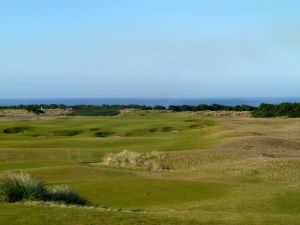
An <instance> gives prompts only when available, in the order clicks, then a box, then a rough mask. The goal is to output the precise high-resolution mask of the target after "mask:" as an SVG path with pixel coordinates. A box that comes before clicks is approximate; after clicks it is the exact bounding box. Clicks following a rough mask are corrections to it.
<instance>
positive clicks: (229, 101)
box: [0, 97, 300, 106]
mask: <svg viewBox="0 0 300 225" xmlns="http://www.w3.org/2000/svg"><path fill="white" fill-rule="evenodd" d="M281 102H300V97H280V98H52V99H51V98H45V99H43V98H41V99H21V98H20V99H1V98H0V105H2V106H11V105H20V104H23V105H28V104H65V105H102V104H108V105H113V104H120V105H121V104H122V105H129V104H138V105H147V106H154V105H163V106H169V105H183V104H185V105H199V104H208V105H210V104H221V105H231V106H234V105H242V104H245V105H251V106H258V105H260V104H261V103H270V104H278V103H281Z"/></svg>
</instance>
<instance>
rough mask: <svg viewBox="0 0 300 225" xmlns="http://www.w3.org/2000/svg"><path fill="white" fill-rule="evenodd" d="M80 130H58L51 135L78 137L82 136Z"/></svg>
mask: <svg viewBox="0 0 300 225" xmlns="http://www.w3.org/2000/svg"><path fill="white" fill-rule="evenodd" d="M80 133H81V132H80V131H79V130H56V131H53V132H52V133H51V134H52V135H53V136H76V135H78V134H80Z"/></svg>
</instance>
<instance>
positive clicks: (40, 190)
mask: <svg viewBox="0 0 300 225" xmlns="http://www.w3.org/2000/svg"><path fill="white" fill-rule="evenodd" d="M0 200H1V201H6V202H20V201H51V202H60V203H64V204H77V205H85V204H88V202H87V201H86V200H85V199H83V198H82V197H80V196H79V195H78V194H77V193H76V192H74V191H73V190H72V189H71V188H70V187H68V186H63V187H56V188H48V187H46V185H45V184H44V182H42V181H39V180H35V179H33V178H32V177H31V176H29V175H28V174H22V173H21V174H9V175H8V176H7V177H4V178H1V179H0Z"/></svg>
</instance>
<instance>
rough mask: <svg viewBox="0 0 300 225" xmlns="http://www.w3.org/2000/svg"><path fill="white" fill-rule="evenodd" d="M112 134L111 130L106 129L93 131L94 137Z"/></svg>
mask: <svg viewBox="0 0 300 225" xmlns="http://www.w3.org/2000/svg"><path fill="white" fill-rule="evenodd" d="M112 134H113V132H112V131H108V130H101V131H97V132H95V134H94V135H95V137H107V136H111V135H112Z"/></svg>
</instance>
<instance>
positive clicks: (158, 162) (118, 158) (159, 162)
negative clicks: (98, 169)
mask: <svg viewBox="0 0 300 225" xmlns="http://www.w3.org/2000/svg"><path fill="white" fill-rule="evenodd" d="M163 161H164V154H163V153H159V152H147V153H138V152H130V151H128V150H124V151H122V152H119V153H108V154H106V155H105V156H104V158H103V162H102V165H106V166H118V167H128V168H140V169H147V170H153V171H159V170H163V169H166V166H165V165H164V162H163Z"/></svg>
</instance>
